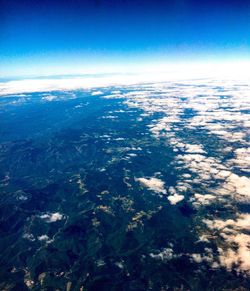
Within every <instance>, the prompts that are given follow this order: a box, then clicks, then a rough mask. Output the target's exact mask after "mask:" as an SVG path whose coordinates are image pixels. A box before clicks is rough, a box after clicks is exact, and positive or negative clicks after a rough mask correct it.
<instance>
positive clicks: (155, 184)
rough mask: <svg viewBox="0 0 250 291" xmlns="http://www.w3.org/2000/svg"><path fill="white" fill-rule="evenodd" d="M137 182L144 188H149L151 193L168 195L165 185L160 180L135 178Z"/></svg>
mask: <svg viewBox="0 0 250 291" xmlns="http://www.w3.org/2000/svg"><path fill="white" fill-rule="evenodd" d="M135 181H138V182H140V184H141V185H142V186H144V187H147V188H148V189H149V190H151V191H154V192H157V193H162V194H166V193H167V191H166V189H165V188H164V186H165V183H164V182H163V181H162V180H160V179H158V178H154V177H151V178H135Z"/></svg>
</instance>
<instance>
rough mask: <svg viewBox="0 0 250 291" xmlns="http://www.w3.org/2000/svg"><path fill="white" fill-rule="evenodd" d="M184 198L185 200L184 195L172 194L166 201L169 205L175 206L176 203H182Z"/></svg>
mask: <svg viewBox="0 0 250 291" xmlns="http://www.w3.org/2000/svg"><path fill="white" fill-rule="evenodd" d="M184 198H185V197H184V195H180V194H174V195H170V196H168V200H169V202H170V204H171V205H175V204H177V203H178V202H180V201H182V200H183V199H184Z"/></svg>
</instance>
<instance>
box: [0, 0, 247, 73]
mask: <svg viewBox="0 0 250 291" xmlns="http://www.w3.org/2000/svg"><path fill="white" fill-rule="evenodd" d="M0 56H1V59H0V75H1V76H2V77H4V76H25V75H34V76H35V75H39V74H41V75H46V74H48V75H50V74H71V73H79V72H81V73H84V72H86V73H87V72H92V71H94V72H95V71H98V69H99V71H102V72H104V71H105V70H107V71H110V70H111V71H112V69H113V70H114V71H115V70H120V71H121V70H126V68H127V70H129V69H130V68H132V67H133V66H136V65H142V64H151V63H154V64H158V63H159V64H162V63H164V62H165V63H169V62H171V63H173V62H186V61H190V62H199V61H210V60H231V59H234V60H235V59H239V60H244V59H249V58H250V1H244V0H238V1H230V0H228V1H226V0H221V1H219V0H217V1H215V0H210V1H205V0H204V1H201V0H200V1H195V0H172V1H170V0H169V1H164V0H158V1H157V0H155V1H147V0H144V1H142V0H134V1H129V0H113V1H111V0H92V1H80V0H72V1H66V0H61V1H57V0H54V1H52V0H51V1H48V0H43V1H42V0H19V1H18V0H0Z"/></svg>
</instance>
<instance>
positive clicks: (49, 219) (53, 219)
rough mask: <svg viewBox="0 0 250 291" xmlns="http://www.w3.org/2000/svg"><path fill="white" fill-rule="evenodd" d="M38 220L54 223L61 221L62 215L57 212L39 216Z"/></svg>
mask: <svg viewBox="0 0 250 291" xmlns="http://www.w3.org/2000/svg"><path fill="white" fill-rule="evenodd" d="M40 218H42V219H44V220H45V221H46V222H56V221H59V220H62V219H63V215H62V214H60V213H59V212H55V213H46V214H42V215H40Z"/></svg>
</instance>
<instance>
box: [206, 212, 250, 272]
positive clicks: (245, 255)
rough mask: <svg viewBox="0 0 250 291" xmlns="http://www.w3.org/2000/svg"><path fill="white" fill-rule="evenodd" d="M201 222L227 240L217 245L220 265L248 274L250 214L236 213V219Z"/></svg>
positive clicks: (249, 266) (249, 261)
mask: <svg viewBox="0 0 250 291" xmlns="http://www.w3.org/2000/svg"><path fill="white" fill-rule="evenodd" d="M203 222H204V223H205V224H206V225H207V226H208V228H209V229H210V230H211V231H217V232H218V236H220V237H222V239H223V240H225V241H226V242H227V244H223V245H221V247H218V252H219V260H220V263H221V265H222V266H224V267H226V268H227V269H228V270H232V269H236V270H237V271H238V272H241V271H243V272H246V273H248V274H249V275H250V235H249V231H250V214H238V215H237V218H236V219H227V220H220V219H214V220H209V219H204V220H203Z"/></svg>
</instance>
